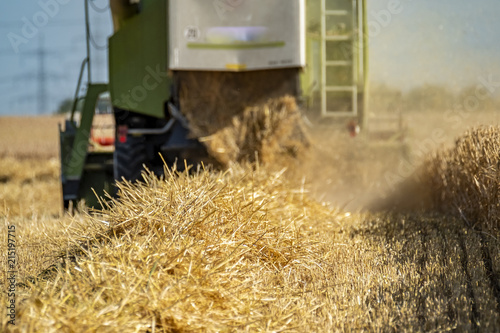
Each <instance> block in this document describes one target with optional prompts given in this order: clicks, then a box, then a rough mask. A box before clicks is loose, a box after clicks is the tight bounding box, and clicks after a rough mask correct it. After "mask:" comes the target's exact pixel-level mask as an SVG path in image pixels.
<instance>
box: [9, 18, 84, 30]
mask: <svg viewBox="0 0 500 333" xmlns="http://www.w3.org/2000/svg"><path fill="white" fill-rule="evenodd" d="M22 25H23V22H22V21H3V22H0V29H12V28H16V27H19V26H22ZM83 25H84V22H83V20H82V18H76V19H60V20H53V21H50V22H49V23H47V25H45V26H44V28H59V27H68V26H83Z"/></svg>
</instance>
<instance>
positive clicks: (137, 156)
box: [114, 135, 148, 182]
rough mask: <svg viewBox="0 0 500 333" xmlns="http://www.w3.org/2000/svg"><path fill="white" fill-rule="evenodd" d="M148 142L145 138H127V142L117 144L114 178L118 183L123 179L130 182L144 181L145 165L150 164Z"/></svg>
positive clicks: (129, 136)
mask: <svg viewBox="0 0 500 333" xmlns="http://www.w3.org/2000/svg"><path fill="white" fill-rule="evenodd" d="M146 149H147V147H146V140H145V138H144V137H142V136H140V137H134V136H131V135H128V136H127V141H126V142H119V141H118V140H117V142H116V144H115V153H114V177H115V180H116V181H122V180H123V178H125V180H128V181H130V182H135V181H137V180H142V175H141V173H142V171H143V170H144V166H143V165H144V164H146V165H147V164H148V155H147V150H146Z"/></svg>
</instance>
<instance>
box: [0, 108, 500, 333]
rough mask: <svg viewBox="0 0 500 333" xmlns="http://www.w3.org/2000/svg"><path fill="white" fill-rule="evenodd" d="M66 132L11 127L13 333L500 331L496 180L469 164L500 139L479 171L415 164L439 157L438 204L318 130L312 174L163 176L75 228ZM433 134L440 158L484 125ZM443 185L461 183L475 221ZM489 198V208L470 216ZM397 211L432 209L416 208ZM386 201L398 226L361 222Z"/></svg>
mask: <svg viewBox="0 0 500 333" xmlns="http://www.w3.org/2000/svg"><path fill="white" fill-rule="evenodd" d="M488 117H489V118H488ZM488 117H485V118H483V119H482V122H484V123H487V124H492V123H493V122H492V119H495V117H496V115H495V114H491V115H489V116H488ZM429 119H430V115H425V116H424V115H415V116H414V118H413V119H412V121H411V122H412V127H411V131H410V133H409V134H408V136H409V137H408V140H409V145H410V146H411V147H417V144H418V143H420V142H422V141H423V140H425V139H426V138H429V137H432V126H429V121H430V120H429ZM57 121H58V120H57V119H43V120H42V121H40V119H37V118H31V119H30V118H23V119H21V120H19V119H8V121H6V120H5V119H4V118H0V222H1V225H2V228H3V230H4V231H3V232H2V233H1V235H2V236H1V238H0V247H1V248H2V249H5V250H2V251H0V253H1V254H2V268H1V270H0V276H1V278H0V281H1V283H2V286H1V287H2V291H4V290H6V286H7V251H6V250H7V227H8V226H9V225H15V226H16V242H17V243H16V251H17V263H16V264H17V267H16V269H17V271H18V272H17V276H16V279H17V280H16V281H17V286H16V302H17V303H16V306H17V307H16V309H17V315H16V326H9V325H8V323H7V322H8V320H9V318H8V317H7V316H6V312H5V311H6V310H5V307H3V308H4V310H3V312H2V330H3V331H13V332H16V331H18V332H116V331H122V332H190V331H274V332H276V331H291V332H305V331H317V332H327V331H368V332H371V331H373V332H401V331H408V332H418V331H446V330H456V331H458V332H470V331H478V332H496V331H498V330H499V329H500V251H499V249H500V244H499V242H500V241H499V239H500V238H499V236H500V232H499V229H498V227H499V223H498V215H497V210H495V209H496V207H497V206H498V194H499V193H500V191H497V190H496V189H498V188H499V186H498V184H499V182H498V180H499V177H500V176H499V170H498V165H497V164H496V163H494V161H495V159H494V158H493V159H491V158H490V159H488V158H486V159H483V160H481V159H479V158H476V159H477V160H478V161H479V160H481V161H483V162H482V163H484V164H481V165H480V168H479V171H478V172H477V173H476V174H473V177H471V179H472V180H470V179H468V178H467V177H465V176H466V175H465V176H464V177H461V176H463V175H462V173H461V170H462V168H461V165H469V164H467V163H466V160H467V158H469V160H474V157H473V156H475V155H474V154H480V152H481V151H483V150H484V156H490V155H494V154H496V153H498V150H495V149H496V148H495V147H498V137H497V136H495V135H496V134H491V135H490V134H488V135H490V138H491V140H490V141H488V142H483V141H480V142H479V143H478V145H476V146H474V147H477V150H475V148H473V147H472V146H470V147H469V146H467V147H469V148H467V149H469V150H467V151H465V150H464V151H465V153H464V154H465V155H463V156H462V155H460V156H461V158H463V159H465V160H464V161H463V162H460V159H457V161H455V160H453V159H450V158H449V156H448V154H445V153H441V154H437V155H435V156H430V155H427V154H425V156H415V157H413V159H411V163H410V164H411V165H414V164H415V165H420V163H421V162H423V161H424V157H426V158H427V162H425V163H427V164H424V165H425V166H427V167H425V168H424V170H427V171H428V172H429V173H427V174H426V173H424V174H423V175H422V174H421V175H420V176H421V177H420V178H419V184H422V183H423V184H428V187H431V188H432V189H433V191H431V193H430V194H429V193H425V191H415V190H414V189H413V188H411V187H410V188H409V187H406V188H403V189H398V188H392V186H391V185H392V183H390V181H388V179H389V180H390V179H394V177H392V176H391V175H395V177H396V178H398V177H401V170H402V167H401V163H405V162H406V163H407V164H408V157H403V156H402V155H400V153H394V150H392V149H389V150H388V151H387V148H383V149H377V150H376V149H373V148H371V146H367V145H366V143H364V142H363V141H362V138H360V139H356V141H353V140H352V139H351V138H348V137H346V136H344V135H342V134H334V133H331V132H329V131H328V130H323V131H313V132H314V133H313V141H314V142H315V150H314V151H313V152H312V153H311V155H310V158H309V160H307V161H303V162H300V163H299V162H297V163H296V164H293V165H290V166H289V169H288V170H286V171H282V172H281V171H279V170H278V171H268V170H265V169H263V168H257V169H256V168H251V167H245V166H240V167H234V168H232V169H230V170H228V171H226V172H216V171H211V172H209V171H206V172H200V173H197V174H194V175H191V176H188V175H185V174H181V175H172V176H171V177H169V176H167V177H166V179H165V180H163V181H159V180H157V179H155V178H153V177H149V178H146V179H147V182H146V183H144V184H140V185H132V184H125V185H123V186H122V189H121V190H122V199H121V200H120V201H119V202H115V203H113V204H112V206H113V207H112V208H111V209H110V210H108V211H106V212H103V213H100V214H94V215H92V216H91V215H88V214H86V213H78V214H76V215H75V216H74V217H71V216H69V215H65V214H63V213H62V212H61V206H62V204H61V195H60V185H59V166H58V163H59V162H58V156H57V125H56V124H57ZM434 121H435V123H436V125H435V128H437V129H443V130H444V131H445V133H444V135H443V137H444V139H442V140H441V139H440V140H434V141H435V147H433V146H432V144H429V145H428V146H429V147H431V148H432V150H436V149H438V148H439V147H440V145H441V144H444V145H447V146H451V145H452V144H453V143H454V137H455V136H456V134H457V133H462V132H463V130H464V129H465V128H466V127H469V125H470V124H469V123H464V124H462V125H461V126H462V127H460V128H454V129H453V131H451V130H450V131H448V127H446V126H445V125H444V124H442V123H440V118H439V117H435V119H434ZM478 122H479V120H478ZM14 123H15V124H17V125H12V124H14ZM21 123H22V124H21ZM42 123H43V130H42V127H41V124H42ZM419 124H420V125H421V126H422V127H421V128H419ZM13 126H15V127H13ZM12 128H17V130H12ZM451 132H453V133H451ZM47 133H50V134H47ZM54 133H55V135H54ZM494 133H496V132H494ZM325 138H328V140H327V139H325ZM332 138H333V139H335V140H333V139H332ZM441 141H442V142H441ZM487 144H489V146H487V147H489V148H488V149H489V150H488V149H486V148H485V149H483V148H484V147H486V145H487ZM471 147H472V148H471ZM464 149H465V148H464ZM470 152H475V153H474V154H472V155H470V156H472V157H470V156H469V155H467V154H469V153H470ZM477 152H479V153H477ZM452 154H453V153H452ZM454 154H462V150H460V151H459V152H455V153H454ZM481 156H483V155H481ZM496 156H498V155H496ZM490 157H491V156H490ZM436 161H437V162H436ZM438 162H439V163H438ZM455 162H456V163H455ZM470 168H471V169H470V170H473V169H472V165H471V166H470ZM429 170H432V171H429ZM467 170H469V169H467ZM481 170H488V171H487V172H483V171H481ZM470 172H471V173H472V172H474V171H470ZM426 175H427V176H426ZM436 175H437V176H439V177H434V176H436ZM410 178H411V177H410ZM438 178H439V179H442V180H446V181H447V182H448V183H450V182H453V181H457V180H460V181H461V182H463V189H464V193H467V195H469V197H467V196H465V200H468V201H465V202H466V203H468V204H467V205H465V206H463V202H464V201H460V200H462V199H463V198H464V196H461V195H456V194H457V193H456V192H457V190H456V188H458V187H457V186H455V185H456V184H455V185H453V186H452V184H449V186H443V184H444V183H445V182H440V181H439V179H438ZM398 179H399V178H398ZM436 179H438V180H436ZM476 181H477V182H478V184H479V185H478V186H476V185H474V184H475V182H476ZM471 184H472V185H471ZM483 184H486V185H487V186H486V185H484V186H483ZM495 184H496V185H495ZM438 185H439V186H438ZM495 186H496V187H495ZM448 188H453V189H454V190H453V193H451V194H450V193H448V192H446V191H447V189H448ZM476 190H477V191H478V192H477V193H476V192H475V191H476ZM394 193H396V195H395V194H394ZM443 193H446V194H449V195H448V196H445V197H446V200H447V201H446V203H449V205H443V203H442V202H440V201H439V198H441V197H443ZM436 194H439V195H436ZM384 195H386V196H387V198H386V199H384V200H382V199H383V198H381V197H382V196H384ZM422 195H423V196H422ZM481 195H484V196H482V197H481V198H483V199H484V202H483V203H482V204H481V205H476V202H475V200H472V199H470V198H471V197H472V198H475V197H479V196H481ZM419 196H420V197H419ZM394 197H396V198H401V197H407V198H410V199H412V200H410V201H414V202H419V203H421V202H426V203H427V202H429V204H426V205H423V206H419V207H418V211H416V209H417V208H415V209H407V207H404V208H405V209H403V208H402V207H400V206H399V205H398V204H399V202H398V201H397V200H396V201H388V200H394ZM438 197H439V198H438ZM374 198H379V199H381V202H383V205H382V206H384V208H387V207H389V208H398V209H392V210H390V211H388V212H375V211H361V210H359V208H360V207H361V206H362V204H364V203H365V202H367V201H368V199H374ZM460 202H462V204H457V205H456V206H457V207H458V208H460V209H457V210H454V209H453V207H455V206H454V205H453V204H454V203H460ZM417 206H418V205H417ZM441 208H442V209H441ZM0 301H1V304H5V305H6V304H7V302H8V298H7V295H6V294H5V292H3V293H2V296H1V297H0Z"/></svg>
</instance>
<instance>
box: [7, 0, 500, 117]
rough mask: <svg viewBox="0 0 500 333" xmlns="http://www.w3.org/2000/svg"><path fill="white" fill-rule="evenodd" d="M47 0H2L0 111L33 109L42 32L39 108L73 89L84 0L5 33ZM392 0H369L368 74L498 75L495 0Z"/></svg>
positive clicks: (423, 78)
mask: <svg viewBox="0 0 500 333" xmlns="http://www.w3.org/2000/svg"><path fill="white" fill-rule="evenodd" d="M52 1H56V0H41V1H33V0H16V1H2V2H0V115H5V114H35V113H36V112H37V93H38V90H37V89H38V84H37V83H38V80H37V78H38V75H39V59H40V57H39V56H37V54H36V52H37V50H38V48H39V46H40V45H41V40H42V38H41V37H43V47H44V49H45V50H46V52H47V54H46V57H45V59H46V62H45V68H46V71H45V72H46V75H47V80H46V87H47V93H48V94H47V101H48V107H47V109H48V110H46V111H45V113H49V112H51V111H53V110H55V109H56V108H57V105H58V104H59V102H60V101H61V100H62V99H64V98H67V97H71V96H72V95H73V94H74V89H75V86H76V80H77V76H78V72H79V67H80V63H81V61H82V60H83V58H84V55H85V39H84V32H85V31H84V26H83V13H84V11H83V9H84V7H83V1H82V0H57V1H58V3H61V4H60V5H59V6H58V10H57V13H55V15H54V17H53V18H50V19H49V20H48V22H47V24H46V25H45V24H42V25H43V27H41V28H39V29H38V31H36V32H35V33H33V36H30V37H29V38H26V39H25V40H23V41H22V43H20V44H19V45H18V49H19V52H18V53H16V52H15V51H14V48H13V47H12V45H11V42H10V41H9V33H11V36H12V33H13V34H17V35H19V36H23V33H22V28H23V26H25V25H26V24H25V20H29V21H30V22H33V19H34V16H35V17H37V16H36V15H37V14H38V13H39V12H40V11H41V10H42V8H41V5H40V4H41V3H47V2H52ZM207 1H208V0H207ZM393 1H395V0H369V6H370V7H369V21H370V22H371V27H372V34H371V38H370V45H371V54H370V60H371V79H372V81H374V82H386V83H387V84H388V85H390V86H394V87H399V88H401V89H404V90H407V89H410V88H411V87H413V86H416V85H421V84H424V83H437V84H445V85H447V86H449V87H451V88H453V89H460V88H461V87H463V86H465V85H469V84H477V83H478V82H479V77H488V76H489V75H493V76H494V77H496V81H500V33H499V32H500V20H499V19H498V18H499V17H500V1H498V0H478V1H470V0H401V1H399V2H400V4H399V6H398V7H397V8H398V10H397V13H396V14H392V15H391V17H390V19H388V18H387V17H386V16H385V17H383V18H384V19H381V18H380V15H379V14H380V13H381V11H382V12H385V11H387V10H389V9H390V8H391V5H390V3H391V2H393ZM63 3H65V4H63ZM94 3H95V7H96V9H99V8H106V7H107V0H95V1H94ZM91 16H92V19H91V23H92V30H93V31H92V32H93V35H94V39H95V42H96V44H98V46H103V45H105V44H106V36H107V35H108V34H109V33H110V31H111V24H110V14H109V12H108V11H104V12H99V11H96V10H94V9H91ZM382 16H383V15H382ZM377 17H379V18H378V19H377ZM38 19H42V20H43V17H41V16H38ZM41 23H43V21H42V22H41ZM93 52H94V54H96V53H97V55H98V56H97V58H96V59H95V66H94V73H93V74H94V77H95V78H96V79H97V81H105V80H106V75H107V74H106V71H105V67H106V59H105V51H100V52H97V51H96V50H95V49H93ZM498 89H499V90H500V88H498Z"/></svg>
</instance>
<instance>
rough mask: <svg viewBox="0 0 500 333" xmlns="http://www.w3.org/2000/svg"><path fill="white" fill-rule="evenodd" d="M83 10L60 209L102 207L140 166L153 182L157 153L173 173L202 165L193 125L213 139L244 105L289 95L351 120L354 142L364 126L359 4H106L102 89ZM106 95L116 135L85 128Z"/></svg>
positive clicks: (336, 0)
mask: <svg viewBox="0 0 500 333" xmlns="http://www.w3.org/2000/svg"><path fill="white" fill-rule="evenodd" d="M309 3H311V4H309ZM306 7H307V8H306ZM85 9H86V20H87V21H86V22H87V24H86V30H87V57H86V58H85V60H84V62H83V64H82V67H81V72H80V78H79V81H78V86H77V90H76V94H75V102H74V107H73V111H72V113H71V117H70V119H69V120H67V121H66V124H65V128H64V131H62V130H61V131H60V143H61V162H62V176H61V178H62V188H63V200H64V207H65V208H68V207H70V206H73V205H75V203H76V202H78V201H79V200H82V199H84V200H85V201H86V204H87V205H88V206H90V207H100V205H99V203H98V201H97V199H96V195H97V196H103V195H104V193H105V192H107V193H114V192H115V190H114V183H115V181H116V180H121V179H123V178H125V179H127V180H130V181H134V180H137V179H138V178H139V177H140V174H141V171H142V170H143V165H146V166H147V167H148V168H149V169H150V170H153V171H155V172H156V173H158V174H160V173H161V172H163V161H162V159H161V157H160V154H161V155H162V156H163V158H164V159H165V161H166V162H167V163H168V164H169V165H170V166H173V165H174V164H175V163H176V161H180V162H179V166H178V168H182V166H184V161H186V162H187V164H196V163H199V162H201V161H204V162H205V161H208V162H209V163H210V160H211V158H212V156H210V155H209V154H208V150H207V147H206V145H204V144H203V142H201V141H203V140H201V138H200V137H196V136H193V133H196V131H195V130H194V129H193V128H195V127H196V128H198V129H199V128H205V129H208V132H210V128H211V126H213V127H218V126H219V127H220V125H221V122H224V121H226V123H227V122H228V120H227V119H226V120H220V119H225V118H228V115H227V112H228V110H229V109H231V108H236V109H238V108H241V107H242V104H243V106H253V105H259V104H262V103H265V102H266V101H268V100H270V99H276V98H281V97H283V96H293V97H295V99H296V100H297V101H299V103H300V104H301V106H303V108H305V109H308V106H309V109H310V110H316V114H317V115H318V117H317V118H319V119H325V118H332V119H335V122H336V123H338V124H342V126H345V124H347V123H350V124H351V125H350V129H351V131H352V132H353V134H355V132H356V131H357V126H358V124H359V125H360V127H361V129H363V127H365V126H366V119H367V117H365V114H366V111H367V98H366V96H367V94H366V91H367V82H368V79H367V76H368V75H367V74H368V56H367V55H368V48H367V38H363V36H365V37H367V25H366V0H318V1H317V2H316V3H314V2H312V1H310V2H308V5H307V6H306V2H305V0H170V1H168V0H140V1H139V0H135V1H134V0H111V10H112V14H113V24H114V27H115V31H114V34H113V35H112V36H111V37H110V38H109V83H94V82H92V78H91V68H90V67H91V60H90V59H91V54H90V50H91V48H90V42H89V41H90V37H89V36H90V25H89V2H88V0H86V1H85ZM85 71H87V73H88V77H87V89H86V94H85V96H84V97H80V96H79V91H80V86H81V85H82V80H83V77H84V73H85ZM221 82H222V83H221ZM108 96H109V97H108ZM103 97H104V98H109V100H110V101H111V105H112V107H111V108H112V111H111V113H112V115H113V116H114V121H115V122H114V125H112V126H113V132H114V138H112V139H103V138H96V137H95V136H96V135H95V133H96V130H95V129H94V130H93V124H95V118H97V117H95V114H96V105H98V104H99V103H100V102H99V99H100V98H101V99H102V98H103ZM81 99H83V107H82V111H81V114H80V115H79V117H77V116H76V115H75V110H76V105H77V102H78V101H79V100H81ZM229 111H234V110H229ZM318 111H319V112H318ZM309 112H311V111H309ZM77 118H79V120H78V121H76V119H77ZM229 118H231V117H229ZM194 123H196V124H194ZM203 126H204V127H203ZM205 134H206V133H205ZM199 139H200V140H199ZM113 143H114V145H113ZM102 144H104V145H111V147H110V149H101V146H102Z"/></svg>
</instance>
